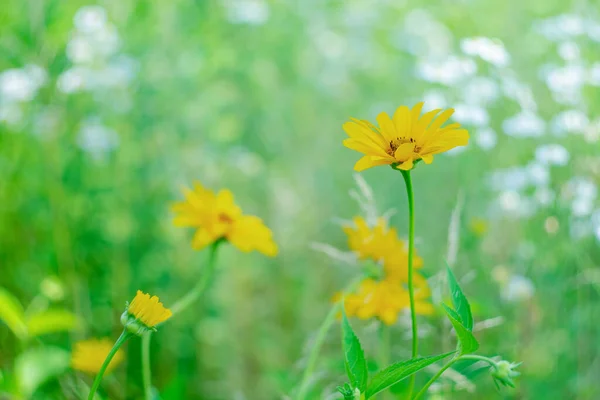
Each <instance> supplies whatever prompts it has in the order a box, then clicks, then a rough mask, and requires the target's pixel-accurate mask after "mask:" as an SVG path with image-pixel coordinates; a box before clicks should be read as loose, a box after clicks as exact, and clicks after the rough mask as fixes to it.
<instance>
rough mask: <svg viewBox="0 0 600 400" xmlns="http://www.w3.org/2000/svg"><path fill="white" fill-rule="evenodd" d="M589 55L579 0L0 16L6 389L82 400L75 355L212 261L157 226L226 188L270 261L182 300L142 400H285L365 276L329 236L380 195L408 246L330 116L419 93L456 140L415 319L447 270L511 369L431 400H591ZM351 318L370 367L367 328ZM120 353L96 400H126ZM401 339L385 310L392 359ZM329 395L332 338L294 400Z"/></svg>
mask: <svg viewBox="0 0 600 400" xmlns="http://www.w3.org/2000/svg"><path fill="white" fill-rule="evenodd" d="M598 46H600V7H599V6H598V4H597V3H595V2H593V1H585V0H584V1H558V0H532V1H516V0H511V1H506V2H500V1H496V2H484V1H477V0H472V1H470V0H463V1H439V2H432V1H429V2H426V3H423V2H419V1H414V0H401V1H392V0H377V1H353V2H350V1H348V2H343V1H327V2H323V1H316V0H301V1H300V0H299V1H267V0H219V1H216V0H215V1H210V0H208V1H202V0H196V1H191V0H170V1H165V0H157V1H143V0H134V1H116V0H107V1H100V2H98V3H97V4H92V3H86V2H81V1H72V0H66V1H58V0H32V1H22V0H4V1H3V2H2V6H1V7H0V287H1V288H2V289H1V290H0V319H2V321H3V322H0V393H2V392H5V393H6V394H0V397H1V398H4V397H6V398H13V396H14V397H15V398H33V399H64V398H67V399H72V398H73V399H74V398H78V394H77V387H78V385H79V382H85V383H87V384H90V382H91V381H90V378H89V377H86V376H84V375H81V374H78V373H74V372H73V371H69V370H66V371H65V370H64V366H65V360H68V357H69V352H70V349H71V346H72V343H73V342H74V341H77V340H81V339H85V338H90V337H111V338H113V339H114V338H116V337H117V336H118V334H119V332H120V330H121V325H120V323H119V315H120V314H121V312H122V310H123V307H124V303H125V301H127V300H130V299H131V298H132V297H133V295H134V294H135V291H136V290H137V289H142V290H145V291H148V292H150V293H154V294H157V295H159V296H160V298H161V300H162V301H164V303H165V304H166V305H167V306H168V305H169V304H171V303H173V302H174V301H175V300H177V299H178V298H179V297H181V296H182V295H183V294H184V293H185V292H186V291H187V290H189V289H190V288H191V287H192V286H193V284H194V282H195V281H196V280H197V279H198V277H199V276H200V274H201V268H202V266H203V264H204V263H205V260H206V257H207V254H206V252H194V251H193V250H192V249H191V247H190V240H191V235H192V232H190V231H187V230H181V229H177V228H175V227H173V226H172V224H171V219H172V214H171V213H170V211H169V206H170V204H171V203H172V202H173V201H175V200H178V199H179V198H180V197H181V194H180V189H181V187H182V186H183V185H191V184H192V182H193V180H199V181H201V182H202V183H203V184H205V185H207V186H208V187H210V188H212V189H219V188H229V189H231V190H232V191H233V193H234V194H235V196H236V201H237V202H238V204H240V206H241V207H242V209H243V210H244V212H246V213H249V214H255V215H258V216H260V217H261V218H263V219H264V220H265V222H266V223H267V225H268V226H270V227H271V228H272V229H273V231H274V235H275V239H276V241H277V243H278V244H279V247H280V254H279V256H278V257H276V258H274V259H268V258H266V257H264V256H262V255H260V254H258V253H252V254H244V253H240V252H239V251H237V250H236V249H234V248H233V247H231V246H225V247H224V249H223V250H222V252H220V255H219V260H218V265H219V272H218V275H217V276H216V279H215V280H214V284H213V286H212V287H211V289H210V291H209V292H208V293H207V295H206V296H205V297H204V298H203V300H202V302H201V303H200V304H198V305H197V306H195V307H193V309H190V310H188V311H186V312H185V313H184V314H182V315H180V316H178V318H174V319H173V320H172V321H171V322H169V323H168V324H166V325H165V326H164V327H162V328H161V329H160V331H159V332H158V333H157V334H156V335H154V337H153V342H152V349H151V350H152V367H153V383H154V385H155V387H156V388H157V394H160V396H161V398H163V399H184V398H186V399H187V398H189V399H240V400H241V399H261V400H262V399H279V398H287V397H286V396H293V394H294V391H295V390H297V386H298V383H299V381H300V378H301V374H302V371H303V367H304V365H305V361H306V354H307V350H308V349H309V348H310V346H311V341H312V339H314V334H315V332H316V329H317V328H318V326H319V324H320V323H321V321H322V319H323V318H324V316H325V314H326V313H327V311H328V309H329V306H330V299H331V297H332V296H333V294H334V293H335V292H336V291H338V290H340V289H341V288H342V287H344V286H345V285H346V284H347V283H348V282H349V280H350V279H352V277H353V276H355V275H356V274H357V273H358V271H359V269H358V267H357V266H356V265H353V263H352V262H351V258H352V257H348V254H343V253H339V252H337V251H336V250H335V249H339V250H341V251H343V252H346V251H347V245H346V238H345V237H344V234H343V232H342V230H341V229H340V226H339V222H340V220H350V219H351V218H352V217H353V216H354V215H357V214H361V213H364V212H367V211H368V212H369V213H371V214H372V213H373V206H374V204H375V205H376V207H377V210H378V213H379V214H383V213H384V212H388V211H390V210H392V212H390V213H388V214H387V215H391V223H392V224H393V225H394V226H397V227H398V230H399V233H400V235H401V236H405V235H406V228H405V227H406V224H407V216H406V199H405V193H404V187H403V182H402V179H401V177H400V175H399V174H398V173H395V172H394V171H392V170H391V169H389V168H384V167H381V168H374V169H372V170H369V171H367V172H365V173H363V174H361V176H362V177H363V178H364V179H365V181H366V183H367V184H368V185H370V187H371V188H372V192H373V195H374V198H375V203H374V204H373V202H372V201H369V202H365V201H364V199H363V201H362V202H359V203H361V204H359V203H357V202H356V201H355V199H353V197H354V198H356V196H351V195H350V194H349V192H350V191H355V192H356V191H357V190H358V189H357V183H356V182H355V178H354V175H353V171H352V166H353V164H354V162H355V161H356V160H357V159H358V157H359V156H360V155H359V154H358V153H355V152H353V151H350V150H348V149H345V148H344V147H343V146H342V145H341V141H342V140H343V139H344V138H345V134H344V133H343V131H342V129H341V125H342V123H343V122H344V121H346V120H347V119H348V118H349V117H351V116H352V117H358V118H363V119H370V120H374V117H375V116H376V115H377V113H379V112H381V111H387V112H393V111H394V110H395V108H396V107H397V106H399V105H401V104H407V105H412V104H414V103H416V102H418V101H421V100H424V101H426V105H425V108H428V109H431V108H435V107H454V108H456V114H455V117H454V120H456V121H458V122H461V123H462V124H464V125H465V126H466V127H467V128H468V129H469V131H470V133H471V138H472V139H471V143H470V145H469V146H468V147H467V148H466V149H464V150H463V151H455V152H453V153H452V154H448V155H442V156H439V157H437V158H436V160H435V162H434V163H433V164H432V165H430V166H424V165H419V167H418V168H417V169H416V170H415V172H414V174H413V176H414V178H413V179H414V182H415V190H416V202H417V217H416V221H417V249H418V251H419V253H420V255H421V256H423V258H424V261H425V269H424V271H425V273H426V275H427V276H429V277H430V278H431V280H430V282H431V286H432V288H433V292H434V296H433V300H434V303H435V304H436V305H437V306H438V309H439V302H440V301H441V299H442V298H443V297H444V296H445V295H444V292H443V290H442V287H443V282H441V281H440V279H439V275H438V273H439V271H442V270H443V268H444V259H445V258H449V261H450V262H451V264H452V265H453V267H454V270H455V272H456V274H457V276H458V277H459V279H460V281H461V285H462V286H463V289H464V291H465V292H466V294H467V295H468V297H469V298H470V300H471V302H472V304H473V307H474V310H475V318H476V322H479V325H478V328H477V329H478V333H477V336H478V338H479V339H481V340H480V341H481V342H482V347H481V350H480V352H481V354H486V355H489V356H494V355H497V354H499V355H501V356H502V357H504V358H505V359H509V360H512V361H523V362H524V363H523V365H522V367H520V369H521V370H522V372H523V376H522V377H521V378H520V379H519V380H518V386H517V388H516V389H515V390H506V389H503V390H502V391H500V392H499V391H497V390H496V388H495V387H494V385H493V383H492V381H491V379H490V378H489V376H488V374H487V373H486V372H485V370H482V369H478V368H476V367H474V366H470V365H460V364H457V365H456V368H455V371H454V373H453V374H451V376H445V377H444V378H443V379H442V380H441V381H439V384H438V385H436V387H435V388H434V389H435V391H436V393H432V394H431V395H430V396H429V398H430V399H488V398H506V399H512V398H514V399H561V400H562V399H590V400H593V399H599V398H600V384H599V382H598V378H599V377H600V350H599V349H600V325H599V324H598V321H599V320H600V307H599V304H600V303H599V300H600V267H599V263H600V248H599V243H600V201H599V200H598V196H597V186H598V184H599V183H600V154H599V151H598V150H599V149H600V144H599V143H600V142H599V139H600V119H599V118H598V117H597V114H598V110H599V109H600V95H599V93H600V91H599V90H598V88H599V86H600V59H599V57H598V54H599V53H598ZM459 153H460V154H459ZM363 186H364V185H363ZM363 192H364V189H363ZM361 196H363V197H364V193H363V194H362V195H361ZM394 210H395V213H394V212H393V211H394ZM452 216H453V217H452ZM451 221H452V222H451ZM348 260H350V261H348ZM20 308H23V309H24V311H23V310H20ZM49 310H50V311H49ZM56 310H59V311H56ZM21 312H23V313H24V315H25V316H24V317H23V315H21ZM74 316H75V317H74ZM23 319H25V321H26V322H23ZM32 319H33V320H34V322H31V320H32ZM422 321H423V322H422V327H423V332H422V333H423V343H424V344H423V345H422V349H423V352H424V354H433V353H438V352H440V351H442V350H446V351H447V350H449V349H452V348H453V346H454V343H453V340H452V339H451V338H450V336H449V332H450V327H449V326H448V324H447V322H445V321H444V319H443V317H442V314H441V313H438V315H436V316H434V317H431V318H422ZM353 323H354V326H355V328H356V329H357V332H358V334H359V336H360V337H361V340H362V341H363V345H364V346H365V348H366V352H367V356H368V357H369V359H371V360H373V362H376V358H377V357H376V354H377V341H378V337H377V329H376V328H377V322H375V321H372V322H364V321H354V322H353ZM27 325H29V326H27ZM442 338H443V339H442ZM139 344H140V340H137V339H134V340H132V341H130V342H129V343H128V344H127V346H126V352H127V358H126V362H125V363H124V364H123V365H121V366H120V367H119V368H118V369H117V370H116V371H115V373H114V374H113V375H112V376H111V377H109V378H108V379H107V380H106V381H105V383H104V385H103V388H104V390H105V393H108V394H109V397H110V398H114V399H139V398H141V396H142V388H141V372H140V347H139ZM409 346H410V345H409V339H408V335H407V324H406V319H402V320H401V321H400V322H399V323H398V324H397V325H396V326H394V328H393V356H392V358H393V359H397V360H400V359H406V358H408V357H409V353H410V349H409ZM434 372H435V370H433V371H429V370H428V371H425V372H423V373H421V374H420V375H419V377H418V380H419V381H423V382H424V381H425V380H426V379H428V377H430V376H431V375H432V374H433V373H434ZM343 382H345V377H344V367H343V363H342V354H341V349H340V339H339V330H338V328H337V327H336V328H335V329H333V330H332V331H331V332H330V333H329V336H328V339H327V343H326V347H325V349H324V351H323V352H322V353H321V358H320V360H319V365H318V373H317V375H316V376H315V377H314V385H313V388H312V391H311V398H314V399H329V398H337V397H336V396H337V395H336V394H335V386H337V385H339V384H342V383H343ZM475 385H476V389H475ZM3 396H4V397H3Z"/></svg>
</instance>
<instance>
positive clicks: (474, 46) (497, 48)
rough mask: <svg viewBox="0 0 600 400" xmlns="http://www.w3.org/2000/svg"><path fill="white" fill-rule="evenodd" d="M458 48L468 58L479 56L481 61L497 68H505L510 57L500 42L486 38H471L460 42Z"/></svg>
mask: <svg viewBox="0 0 600 400" xmlns="http://www.w3.org/2000/svg"><path fill="white" fill-rule="evenodd" d="M460 48H461V49H462V51H463V53H465V54H467V55H470V56H479V57H480V58H481V59H482V60H484V61H487V62H489V63H490V64H493V65H495V66H497V67H505V66H507V65H508V64H509V62H510V55H509V54H508V52H507V51H506V49H505V48H504V45H503V44H502V42H501V41H500V40H497V39H490V38H487V37H473V38H466V39H463V40H461V42H460Z"/></svg>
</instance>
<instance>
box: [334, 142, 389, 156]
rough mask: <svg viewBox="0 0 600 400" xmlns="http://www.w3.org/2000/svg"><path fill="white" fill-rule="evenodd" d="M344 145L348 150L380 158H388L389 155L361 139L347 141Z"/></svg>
mask: <svg viewBox="0 0 600 400" xmlns="http://www.w3.org/2000/svg"><path fill="white" fill-rule="evenodd" d="M342 143H343V144H344V146H346V147H347V148H349V149H351V150H355V151H358V152H359V153H363V154H370V155H375V156H380V157H385V156H387V153H386V152H385V151H384V150H383V149H382V148H381V147H377V146H376V145H375V144H371V143H366V142H364V141H362V140H359V139H346V140H344V141H343V142H342Z"/></svg>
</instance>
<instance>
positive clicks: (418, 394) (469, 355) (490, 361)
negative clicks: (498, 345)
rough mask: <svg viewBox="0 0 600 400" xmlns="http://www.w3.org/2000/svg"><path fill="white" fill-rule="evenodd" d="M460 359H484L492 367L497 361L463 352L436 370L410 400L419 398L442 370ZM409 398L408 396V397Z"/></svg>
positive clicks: (494, 366) (495, 365)
mask: <svg viewBox="0 0 600 400" xmlns="http://www.w3.org/2000/svg"><path fill="white" fill-rule="evenodd" d="M460 360H476V361H484V362H487V363H488V364H490V365H491V366H492V367H493V368H497V365H498V364H497V363H496V361H494V360H492V359H491V358H489V357H485V356H478V355H477V354H464V355H462V356H458V357H454V358H453V359H452V360H450V361H448V363H447V364H446V365H444V366H443V367H442V368H441V369H440V370H439V371H438V372H437V374H435V375H434V376H433V377H432V378H431V379H430V380H429V381H428V382H427V383H426V384H425V386H423V388H422V389H421V390H420V391H419V393H417V395H416V396H415V397H413V399H412V400H417V399H419V398H420V397H421V396H423V395H424V394H425V393H426V392H427V389H429V386H431V385H432V384H433V382H435V381H436V380H437V379H438V378H439V377H440V376H442V374H443V373H444V371H446V370H447V369H448V368H450V367H451V366H452V365H453V364H454V363H455V362H457V361H460ZM409 399H410V397H409Z"/></svg>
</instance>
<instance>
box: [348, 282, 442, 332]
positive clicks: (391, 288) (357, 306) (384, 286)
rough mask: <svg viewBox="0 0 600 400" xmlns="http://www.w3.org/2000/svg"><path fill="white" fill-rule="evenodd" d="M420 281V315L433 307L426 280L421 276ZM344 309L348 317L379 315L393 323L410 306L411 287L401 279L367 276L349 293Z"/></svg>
mask: <svg viewBox="0 0 600 400" xmlns="http://www.w3.org/2000/svg"><path fill="white" fill-rule="evenodd" d="M419 282H420V284H416V282H415V308H416V312H417V313H418V314H421V315H429V314H432V313H433V306H432V305H431V304H430V303H429V302H428V301H427V298H428V297H429V294H430V293H429V287H428V286H427V281H426V280H425V279H420V280H419ZM338 298H339V296H338ZM344 308H345V310H346V315H348V316H356V317H358V318H360V319H370V318H378V319H379V320H381V321H382V322H383V323H385V324H386V325H392V324H394V323H395V322H396V320H397V319H398V314H399V313H400V312H402V310H404V309H409V308H410V299H409V295H408V290H407V289H406V288H405V287H404V286H402V284H400V283H399V282H395V281H391V280H388V279H383V280H380V281H376V280H374V279H371V278H368V279H365V280H364V281H362V282H361V284H360V287H359V288H358V290H357V292H356V293H351V294H349V295H347V296H346V298H345V302H344Z"/></svg>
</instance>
